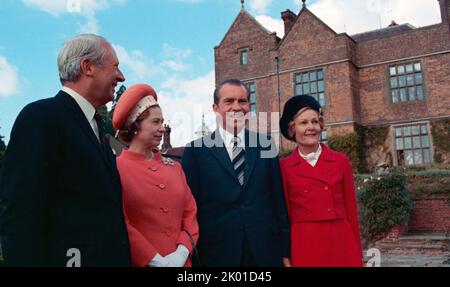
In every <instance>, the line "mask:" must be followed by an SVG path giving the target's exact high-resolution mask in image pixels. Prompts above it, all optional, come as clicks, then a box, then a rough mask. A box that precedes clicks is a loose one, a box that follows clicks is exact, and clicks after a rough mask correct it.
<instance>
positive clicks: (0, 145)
mask: <svg viewBox="0 0 450 287" xmlns="http://www.w3.org/2000/svg"><path fill="white" fill-rule="evenodd" d="M3 138H4V137H3V136H1V135H0V169H1V168H2V165H3V157H4V156H5V151H6V144H5V142H4V141H3Z"/></svg>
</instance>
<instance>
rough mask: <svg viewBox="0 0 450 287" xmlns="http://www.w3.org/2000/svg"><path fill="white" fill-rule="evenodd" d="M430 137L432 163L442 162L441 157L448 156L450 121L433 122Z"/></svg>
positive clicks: (449, 150) (449, 151)
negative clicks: (432, 147)
mask: <svg viewBox="0 0 450 287" xmlns="http://www.w3.org/2000/svg"><path fill="white" fill-rule="evenodd" d="M430 124H431V135H432V137H433V145H434V161H435V162H436V163H442V162H443V155H444V154H450V119H445V120H438V121H433V122H431V123H430Z"/></svg>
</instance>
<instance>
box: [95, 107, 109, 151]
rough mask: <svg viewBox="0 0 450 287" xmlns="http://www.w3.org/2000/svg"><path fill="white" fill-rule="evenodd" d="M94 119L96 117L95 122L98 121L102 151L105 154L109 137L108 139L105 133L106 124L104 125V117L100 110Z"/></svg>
mask: <svg viewBox="0 0 450 287" xmlns="http://www.w3.org/2000/svg"><path fill="white" fill-rule="evenodd" d="M94 119H95V122H96V123H97V128H98V138H99V140H100V147H101V148H102V152H103V153H104V154H106V151H107V139H106V135H105V126H104V125H103V118H102V116H101V115H100V114H99V113H98V112H95V115H94Z"/></svg>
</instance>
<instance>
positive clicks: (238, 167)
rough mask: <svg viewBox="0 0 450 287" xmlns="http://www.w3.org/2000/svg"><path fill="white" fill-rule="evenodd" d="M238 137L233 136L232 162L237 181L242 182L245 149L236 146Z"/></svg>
mask: <svg viewBox="0 0 450 287" xmlns="http://www.w3.org/2000/svg"><path fill="white" fill-rule="evenodd" d="M238 142H239V138H238V137H234V138H233V152H232V156H233V159H232V163H233V167H234V170H235V171H236V175H237V177H238V180H239V183H240V184H241V185H243V184H244V168H245V150H244V148H243V147H238Z"/></svg>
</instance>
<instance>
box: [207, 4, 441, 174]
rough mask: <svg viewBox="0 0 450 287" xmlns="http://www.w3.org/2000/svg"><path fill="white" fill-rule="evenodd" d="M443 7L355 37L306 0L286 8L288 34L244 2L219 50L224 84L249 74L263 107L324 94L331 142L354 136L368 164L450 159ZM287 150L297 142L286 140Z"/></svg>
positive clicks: (257, 104)
mask: <svg viewBox="0 0 450 287" xmlns="http://www.w3.org/2000/svg"><path fill="white" fill-rule="evenodd" d="M303 2H305V1H303ZM439 4H440V8H441V15H442V21H441V23H438V24H435V25H430V26H426V27H421V28H415V27H413V26H412V25H410V24H401V25H398V24H396V23H395V22H393V23H392V24H391V25H389V27H386V28H383V29H379V30H375V31H369V32H366V33H361V34H357V35H348V34H346V33H340V34H338V33H336V32H335V31H333V30H332V29H331V28H330V27H329V26H327V24H326V23H325V22H326V19H323V21H322V20H321V19H319V18H318V17H317V16H315V15H314V14H313V13H312V12H311V11H309V10H308V8H307V7H306V5H305V3H303V7H302V8H301V10H300V12H299V13H298V14H295V13H293V12H292V11H290V10H286V11H284V12H282V13H281V17H282V19H283V21H284V26H285V27H284V28H285V35H284V37H283V38H279V37H278V36H277V35H276V33H273V32H270V31H268V30H267V29H265V28H264V27H263V26H262V25H261V24H260V23H258V21H257V20H256V19H255V18H254V17H253V16H252V15H250V14H249V13H248V12H247V11H246V10H245V9H244V8H242V9H241V11H240V12H239V14H238V15H237V17H236V19H235V21H234V22H233V23H232V25H231V27H230V28H229V30H228V31H227V33H226V34H225V36H224V38H223V40H222V41H221V42H220V44H219V45H218V46H216V47H215V72H216V84H218V83H220V82H221V81H223V80H225V79H227V78H238V79H240V80H242V81H244V82H245V83H246V84H247V85H248V87H249V88H250V90H251V110H252V111H254V112H256V114H258V113H259V112H278V111H280V110H281V111H282V109H283V105H284V103H285V102H286V101H287V100H288V99H289V98H290V97H292V96H294V95H299V94H309V95H312V96H314V97H316V98H317V99H318V100H319V101H320V103H321V104H322V105H323V108H324V109H323V110H324V116H325V122H326V130H325V132H324V133H323V140H327V139H329V140H331V139H332V138H333V137H337V136H340V137H345V135H351V134H356V137H353V138H356V139H357V140H358V141H359V143H360V144H359V146H361V150H362V153H360V154H362V156H361V158H362V159H363V161H364V162H365V167H366V169H367V170H369V171H373V170H374V168H375V167H376V166H377V165H378V164H381V163H387V164H389V165H417V164H426V163H435V162H438V163H439V162H443V163H450V151H449V144H448V143H449V142H450V135H449V130H450V29H449V27H450V0H439ZM324 21H325V22H324ZM273 126H274V127H276V128H275V129H274V128H272V133H273V134H275V135H279V133H278V128H277V126H278V125H277V124H275V125H273ZM361 143H362V144H361ZM282 147H283V148H284V149H291V148H293V145H292V143H290V142H288V141H286V140H284V139H283V140H282Z"/></svg>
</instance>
